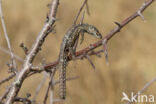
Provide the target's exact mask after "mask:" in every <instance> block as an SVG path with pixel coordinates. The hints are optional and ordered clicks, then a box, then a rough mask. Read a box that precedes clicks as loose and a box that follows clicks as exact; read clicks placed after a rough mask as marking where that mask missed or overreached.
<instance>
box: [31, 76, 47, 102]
mask: <svg viewBox="0 0 156 104" xmlns="http://www.w3.org/2000/svg"><path fill="white" fill-rule="evenodd" d="M47 77H48V76H47V73H44V75H43V79H42V81H41V83H40V84H39V85H38V87H37V89H36V91H35V94H34V97H33V98H32V101H33V102H35V101H36V98H37V96H38V94H39V92H40V90H41V88H42V86H43V85H44V83H45V81H46V79H47Z"/></svg>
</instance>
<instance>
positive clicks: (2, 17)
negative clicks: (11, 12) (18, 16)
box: [0, 0, 17, 73]
mask: <svg viewBox="0 0 156 104" xmlns="http://www.w3.org/2000/svg"><path fill="white" fill-rule="evenodd" d="M0 18H1V22H2V28H3V31H4V36H5V39H6V41H7V44H8V48H9V51H10V55H11V60H12V65H13V68H12V69H13V70H12V71H13V72H15V73H17V65H16V61H15V56H14V54H13V51H12V48H11V45H10V40H9V37H8V33H7V29H6V25H5V22H4V16H3V11H2V0H0Z"/></svg>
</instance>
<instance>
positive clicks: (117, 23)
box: [114, 21, 121, 32]
mask: <svg viewBox="0 0 156 104" xmlns="http://www.w3.org/2000/svg"><path fill="white" fill-rule="evenodd" d="M114 23H115V24H116V25H117V26H118V28H119V31H118V32H120V29H121V24H120V23H119V22H116V21H115V22H114Z"/></svg>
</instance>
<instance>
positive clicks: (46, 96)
mask: <svg viewBox="0 0 156 104" xmlns="http://www.w3.org/2000/svg"><path fill="white" fill-rule="evenodd" d="M52 83H53V73H52V74H51V76H50V81H49V84H48V87H47V91H46V94H45V97H44V101H43V104H46V102H47V99H48V93H49V90H50V88H51V87H53V86H52Z"/></svg>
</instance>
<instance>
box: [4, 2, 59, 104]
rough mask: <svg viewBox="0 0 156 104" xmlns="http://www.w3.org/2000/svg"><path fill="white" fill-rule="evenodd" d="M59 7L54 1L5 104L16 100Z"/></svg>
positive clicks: (51, 27)
mask: <svg viewBox="0 0 156 104" xmlns="http://www.w3.org/2000/svg"><path fill="white" fill-rule="evenodd" d="M58 5H59V0H53V1H52V5H51V9H50V12H49V15H48V20H47V21H46V23H45V24H44V26H43V28H42V30H41V32H40V33H39V35H38V37H37V39H36V42H35V43H34V44H33V45H32V48H31V49H30V51H29V52H28V54H27V56H26V58H25V62H24V64H23V68H22V69H21V71H20V72H19V74H18V75H17V77H16V80H15V81H14V82H13V83H12V87H11V90H10V91H9V94H8V96H7V100H6V102H5V104H12V103H13V101H14V98H15V97H16V96H17V94H18V92H19V90H20V88H21V86H22V83H23V81H24V79H25V78H26V76H27V73H28V72H29V71H30V67H31V65H32V62H33V60H34V58H35V56H36V55H37V53H38V52H39V50H40V49H41V46H42V44H43V43H44V40H45V38H46V37H47V35H48V34H49V33H50V32H51V31H52V29H53V25H54V23H55V18H56V12H57V8H58Z"/></svg>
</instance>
